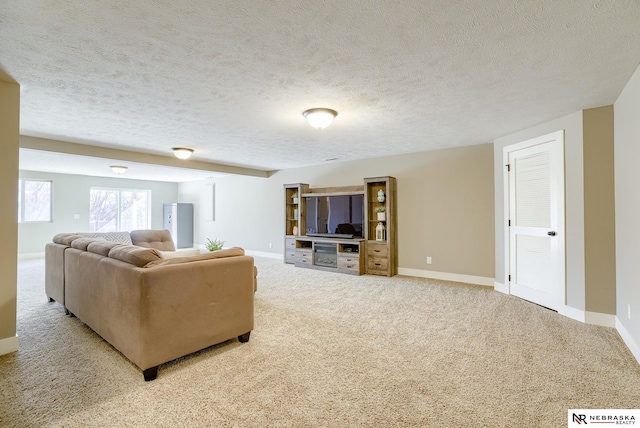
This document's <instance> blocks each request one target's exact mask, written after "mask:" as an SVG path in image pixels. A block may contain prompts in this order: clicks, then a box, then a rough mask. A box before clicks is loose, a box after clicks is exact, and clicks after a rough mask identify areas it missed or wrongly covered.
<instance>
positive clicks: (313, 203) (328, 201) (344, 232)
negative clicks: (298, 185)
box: [305, 195, 364, 238]
mask: <svg viewBox="0 0 640 428" xmlns="http://www.w3.org/2000/svg"><path fill="white" fill-rule="evenodd" d="M305 199H306V202H307V215H306V220H307V231H306V232H307V235H309V236H313V235H315V236H329V237H331V236H335V237H341V238H362V237H364V235H363V232H362V224H363V223H364V195H340V196H307V197H306V198H305Z"/></svg>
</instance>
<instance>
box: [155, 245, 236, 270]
mask: <svg viewBox="0 0 640 428" xmlns="http://www.w3.org/2000/svg"><path fill="white" fill-rule="evenodd" d="M235 256H244V250H243V249H242V248H240V247H233V248H227V249H226V250H218V251H211V252H210V253H205V254H200V255H197V256H191V257H176V258H172V259H163V260H158V261H153V262H150V263H149V264H148V265H146V266H145V267H153V266H166V265H173V264H179V263H189V262H197V261H200V260H209V259H220V258H224V257H235Z"/></svg>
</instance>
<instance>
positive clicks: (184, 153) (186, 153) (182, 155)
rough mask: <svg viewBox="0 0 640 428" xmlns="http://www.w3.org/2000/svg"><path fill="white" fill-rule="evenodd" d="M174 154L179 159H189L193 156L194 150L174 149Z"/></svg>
mask: <svg viewBox="0 0 640 428" xmlns="http://www.w3.org/2000/svg"><path fill="white" fill-rule="evenodd" d="M171 150H173V154H174V155H176V157H177V158H178V159H183V160H184V159H189V158H190V157H191V155H192V154H193V149H188V148H186V147H174V148H173V149H171Z"/></svg>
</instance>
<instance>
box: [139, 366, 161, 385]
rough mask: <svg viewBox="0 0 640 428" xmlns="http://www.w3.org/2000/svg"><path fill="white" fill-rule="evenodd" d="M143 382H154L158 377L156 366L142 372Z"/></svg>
mask: <svg viewBox="0 0 640 428" xmlns="http://www.w3.org/2000/svg"><path fill="white" fill-rule="evenodd" d="M142 375H143V376H144V381H145V382H149V381H152V380H155V379H156V378H157V377H158V366H155V367H151V368H150V369H146V370H142Z"/></svg>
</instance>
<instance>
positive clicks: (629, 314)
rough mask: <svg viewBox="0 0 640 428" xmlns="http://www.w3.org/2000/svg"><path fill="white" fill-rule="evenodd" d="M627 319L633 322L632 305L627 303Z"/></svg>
mask: <svg viewBox="0 0 640 428" xmlns="http://www.w3.org/2000/svg"><path fill="white" fill-rule="evenodd" d="M627 318H629V321H631V303H627Z"/></svg>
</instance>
